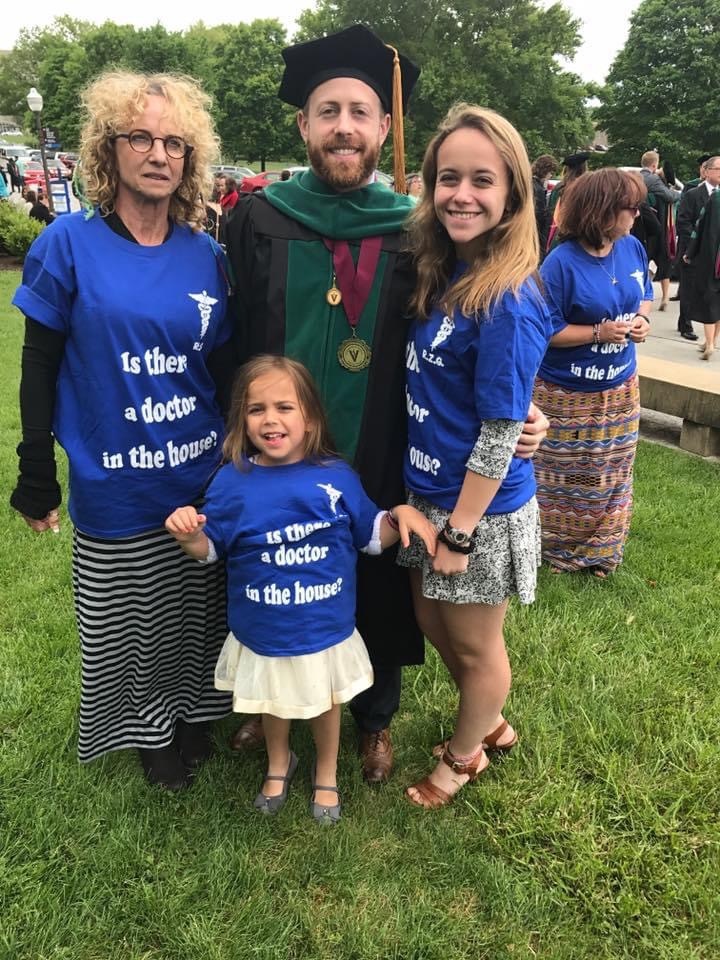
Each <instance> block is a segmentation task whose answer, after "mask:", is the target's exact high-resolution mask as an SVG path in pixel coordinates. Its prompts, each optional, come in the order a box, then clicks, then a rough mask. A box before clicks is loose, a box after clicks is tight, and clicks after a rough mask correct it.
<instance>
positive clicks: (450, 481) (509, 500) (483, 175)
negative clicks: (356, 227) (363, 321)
mask: <svg viewBox="0 0 720 960" xmlns="http://www.w3.org/2000/svg"><path fill="white" fill-rule="evenodd" d="M423 180H424V184H425V190H424V192H423V195H422V197H421V199H420V202H419V204H418V206H417V208H416V211H415V212H414V213H413V214H412V216H411V221H410V239H411V245H412V249H413V252H414V254H415V257H416V260H417V267H418V285H417V288H416V291H415V296H414V300H413V307H414V308H415V311H416V313H417V316H418V318H419V319H418V320H417V321H416V322H415V324H414V325H413V328H412V330H411V333H410V339H409V342H408V346H407V352H406V366H407V371H406V375H407V385H406V400H407V409H408V440H409V445H408V452H407V456H406V460H405V482H406V486H407V487H408V489H409V502H410V503H411V504H412V505H413V506H415V507H417V508H418V509H419V510H420V511H421V512H422V513H424V514H425V515H426V516H427V517H429V519H430V520H432V521H433V523H434V524H435V525H436V526H437V527H438V528H439V529H440V533H439V535H438V542H437V548H436V554H435V556H434V557H429V556H428V554H427V553H426V552H425V551H424V550H423V548H422V545H421V544H420V542H419V541H418V540H416V539H414V540H413V542H412V543H411V545H410V547H409V548H408V549H405V550H402V551H401V553H400V557H399V562H401V563H403V564H404V565H406V566H409V567H410V568H411V582H412V587H413V599H414V603H415V612H416V615H417V618H418V623H419V625H420V627H421V628H422V629H423V632H424V633H425V636H426V637H427V638H428V639H429V640H430V642H431V643H432V644H433V646H435V648H436V649H437V650H438V652H439V653H440V655H441V656H442V658H443V660H444V662H445V664H446V666H447V668H448V670H449V671H450V673H451V675H452V677H453V679H454V680H455V682H456V684H457V686H458V690H459V693H460V706H459V711H458V718H457V724H456V727H455V731H454V733H453V735H452V737H451V738H450V739H449V740H448V741H447V742H446V743H444V744H442V745H440V746H438V747H437V748H436V751H435V753H436V755H437V756H438V757H439V759H440V762H439V763H438V765H437V767H436V768H435V769H434V770H433V771H432V773H431V774H430V775H429V776H427V777H425V778H424V779H423V780H421V781H420V782H419V783H417V784H415V785H414V786H411V787H409V788H408V790H407V796H408V797H409V799H410V800H411V801H412V802H413V803H415V804H417V805H419V806H422V807H425V808H435V807H441V806H444V805H445V804H446V803H448V802H449V801H450V800H451V799H452V797H453V796H454V795H455V793H456V792H457V791H458V790H459V789H460V788H461V787H462V786H463V785H464V784H465V783H467V782H468V781H474V780H476V779H477V777H478V775H479V774H480V773H482V772H483V771H484V770H485V769H487V766H488V763H489V761H488V757H487V754H486V752H485V750H486V748H488V749H490V748H495V749H500V750H508V749H510V748H511V747H512V746H513V745H514V743H515V742H516V741H517V735H516V733H515V731H514V730H513V728H512V727H510V726H509V724H508V723H507V722H506V721H505V719H504V718H503V716H502V709H503V705H504V703H505V700H506V698H507V695H508V691H509V689H510V664H509V661H508V656H507V652H506V650H505V641H504V637H503V623H504V619H505V612H506V610H507V605H508V601H509V598H510V596H511V595H513V594H517V595H518V596H519V598H520V600H521V602H523V603H530V602H532V600H533V599H534V593H535V581H536V571H537V565H538V563H539V531H538V510H537V503H536V501H535V479H534V476H533V470H532V464H531V463H530V462H529V461H528V460H522V459H520V458H519V457H517V456H515V454H514V451H515V444H516V442H517V439H518V437H519V436H520V432H521V430H522V426H523V422H524V420H525V418H526V416H527V413H528V409H529V407H530V404H531V400H532V385H533V379H534V376H535V373H536V371H537V369H538V366H539V364H540V361H541V359H542V356H543V354H544V352H545V349H546V346H547V342H548V339H549V337H550V334H551V326H550V318H549V316H548V313H547V310H546V308H545V305H544V304H543V302H542V297H541V295H540V292H539V289H538V285H537V283H536V281H535V271H536V269H537V262H538V239H537V229H536V224H535V212H534V201H533V190H532V185H531V180H530V163H529V161H528V158H527V153H526V151H525V147H524V145H523V142H522V140H521V138H520V136H519V135H518V133H517V131H516V130H515V129H514V127H512V125H511V124H510V123H508V121H507V120H505V119H504V118H503V117H501V116H499V115H498V114H496V113H494V112H493V111H491V110H485V109H482V108H480V107H475V106H470V105H468V104H458V105H457V106H455V107H453V109H452V110H451V111H450V112H449V114H448V115H447V117H446V118H445V120H444V121H443V123H442V124H441V126H440V130H439V132H438V134H437V135H436V137H435V138H434V139H433V140H432V141H431V143H430V145H429V147H428V149H427V152H426V154H425V161H424V164H423Z"/></svg>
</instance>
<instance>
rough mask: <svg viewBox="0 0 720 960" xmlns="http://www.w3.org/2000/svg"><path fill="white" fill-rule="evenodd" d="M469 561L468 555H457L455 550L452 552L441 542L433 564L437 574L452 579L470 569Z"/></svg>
mask: <svg viewBox="0 0 720 960" xmlns="http://www.w3.org/2000/svg"><path fill="white" fill-rule="evenodd" d="M468 560H469V555H468V554H467V553H457V552H456V551H455V550H450V549H449V548H448V547H447V546H446V545H445V544H444V543H443V542H442V540H440V541H439V542H438V547H437V552H436V554H435V557H434V559H433V562H432V568H433V570H434V571H435V573H442V574H444V575H445V576H446V577H451V576H453V574H456V573H465V571H466V570H467V568H468Z"/></svg>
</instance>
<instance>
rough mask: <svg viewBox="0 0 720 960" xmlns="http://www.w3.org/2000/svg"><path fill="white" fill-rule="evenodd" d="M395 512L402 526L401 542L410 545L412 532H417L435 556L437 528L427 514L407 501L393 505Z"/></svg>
mask: <svg viewBox="0 0 720 960" xmlns="http://www.w3.org/2000/svg"><path fill="white" fill-rule="evenodd" d="M393 514H394V515H395V519H396V520H397V522H398V526H399V527H400V542H401V543H402V545H403V546H404V547H407V546H409V545H410V534H411V533H415V534H417V535H418V537H420V539H421V540H422V542H423V543H424V544H425V547H426V549H427V552H428V553H429V554H430V556H431V557H434V556H435V550H436V545H437V530H436V529H435V527H434V525H433V524H432V523H430V521H429V520H428V518H427V517H426V516H423V514H422V513H420V511H419V510H416V509H415V507H411V506H410V505H409V504H407V503H403V504H401V505H400V506H399V507H393Z"/></svg>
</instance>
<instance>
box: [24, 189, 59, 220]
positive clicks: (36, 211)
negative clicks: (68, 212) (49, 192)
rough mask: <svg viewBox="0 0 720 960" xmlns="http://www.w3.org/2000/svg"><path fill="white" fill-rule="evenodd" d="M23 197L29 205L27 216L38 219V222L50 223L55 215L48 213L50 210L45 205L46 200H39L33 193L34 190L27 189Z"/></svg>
mask: <svg viewBox="0 0 720 960" xmlns="http://www.w3.org/2000/svg"><path fill="white" fill-rule="evenodd" d="M25 198H26V200H27V202H28V203H29V204H31V206H30V210H29V211H28V216H29V217H31V218H32V219H33V220H39V221H40V223H44V224H46V225H47V224H48V223H52V222H53V220H54V219H55V217H54V216H53V215H52V214H51V213H50V210H49V209H48V206H47V201H46V200H41V199H40V198H39V197H37V196H36V195H35V191H34V190H28V191H27V192H26V194H25Z"/></svg>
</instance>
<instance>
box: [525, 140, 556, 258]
mask: <svg viewBox="0 0 720 960" xmlns="http://www.w3.org/2000/svg"><path fill="white" fill-rule="evenodd" d="M557 168H558V162H557V160H556V159H555V157H552V156H550V154H549V153H543V154H542V155H541V156H539V157H538V158H537V160H535V161H534V162H533V165H532V168H531V170H532V187H533V201H534V205H535V225H536V227H537V232H538V240H539V241H540V260H541V261H542V260H543V259H544V258H545V254H546V252H547V238H548V231H549V230H550V221H549V218H548V194H547V182H548V179H549V178H550V175H551V174H553V173H555V171H556V170H557Z"/></svg>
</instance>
